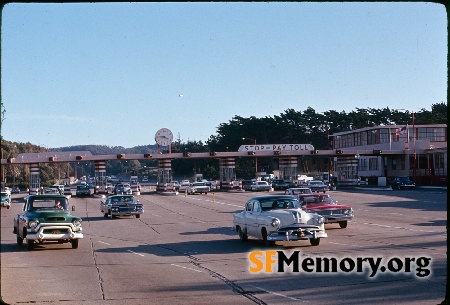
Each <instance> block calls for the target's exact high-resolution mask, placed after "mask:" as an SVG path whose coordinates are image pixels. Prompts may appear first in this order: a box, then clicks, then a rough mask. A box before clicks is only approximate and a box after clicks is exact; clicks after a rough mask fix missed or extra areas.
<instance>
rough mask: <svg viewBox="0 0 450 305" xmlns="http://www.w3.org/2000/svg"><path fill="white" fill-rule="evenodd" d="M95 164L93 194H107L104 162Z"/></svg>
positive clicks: (95, 162)
mask: <svg viewBox="0 0 450 305" xmlns="http://www.w3.org/2000/svg"><path fill="white" fill-rule="evenodd" d="M94 164H95V173H94V174H95V187H94V194H100V195H105V194H108V188H107V187H106V161H94Z"/></svg>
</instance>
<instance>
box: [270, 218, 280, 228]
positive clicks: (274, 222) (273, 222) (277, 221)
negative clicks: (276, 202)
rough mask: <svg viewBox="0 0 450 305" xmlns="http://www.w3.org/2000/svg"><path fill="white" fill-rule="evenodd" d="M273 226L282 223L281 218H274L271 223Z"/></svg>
mask: <svg viewBox="0 0 450 305" xmlns="http://www.w3.org/2000/svg"><path fill="white" fill-rule="evenodd" d="M270 225H271V226H272V227H278V226H279V225H280V220H279V219H278V218H274V219H272V222H271V223H270Z"/></svg>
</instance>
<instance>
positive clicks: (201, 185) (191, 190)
mask: <svg viewBox="0 0 450 305" xmlns="http://www.w3.org/2000/svg"><path fill="white" fill-rule="evenodd" d="M209 191H210V188H209V186H207V185H206V183H205V182H193V183H191V184H189V187H188V188H187V192H188V194H196V193H197V194H203V193H205V194H208V192H209Z"/></svg>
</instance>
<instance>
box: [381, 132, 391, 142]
mask: <svg viewBox="0 0 450 305" xmlns="http://www.w3.org/2000/svg"><path fill="white" fill-rule="evenodd" d="M390 141H391V140H389V129H381V130H380V143H389V142H390Z"/></svg>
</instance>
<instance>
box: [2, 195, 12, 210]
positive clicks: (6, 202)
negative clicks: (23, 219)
mask: <svg viewBox="0 0 450 305" xmlns="http://www.w3.org/2000/svg"><path fill="white" fill-rule="evenodd" d="M1 197H2V199H1V200H2V201H1V206H2V207H6V208H7V209H9V208H10V207H11V196H10V195H9V194H8V193H7V192H1Z"/></svg>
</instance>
